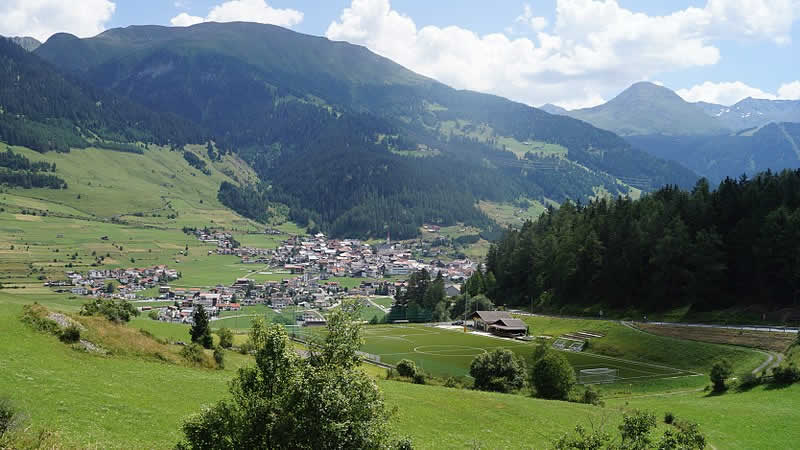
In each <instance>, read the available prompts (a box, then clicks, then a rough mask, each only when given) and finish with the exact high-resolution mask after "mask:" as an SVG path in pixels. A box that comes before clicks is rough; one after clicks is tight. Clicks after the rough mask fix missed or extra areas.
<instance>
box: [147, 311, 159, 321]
mask: <svg viewBox="0 0 800 450" xmlns="http://www.w3.org/2000/svg"><path fill="white" fill-rule="evenodd" d="M147 317H149V318H151V319H153V320H158V311H156V310H155V309H154V310H152V311H150V312H149V313H147Z"/></svg>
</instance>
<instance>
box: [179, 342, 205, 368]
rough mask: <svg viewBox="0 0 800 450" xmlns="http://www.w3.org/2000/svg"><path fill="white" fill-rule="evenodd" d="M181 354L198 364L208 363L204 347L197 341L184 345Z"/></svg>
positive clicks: (187, 359)
mask: <svg viewBox="0 0 800 450" xmlns="http://www.w3.org/2000/svg"><path fill="white" fill-rule="evenodd" d="M181 356H183V358H184V359H186V361H188V362H190V363H192V364H195V365H198V366H202V365H205V364H206V353H205V351H203V347H201V346H200V345H198V344H195V343H191V344H189V345H186V346H184V347H183V348H182V349H181Z"/></svg>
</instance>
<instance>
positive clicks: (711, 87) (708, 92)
mask: <svg viewBox="0 0 800 450" xmlns="http://www.w3.org/2000/svg"><path fill="white" fill-rule="evenodd" d="M675 92H676V93H677V94H678V95H680V96H681V97H683V99H684V100H686V101H687V102H701V101H702V102H708V103H717V104H720V105H726V106H730V105H733V104H734V103H736V102H738V101H740V100H742V99H745V98H747V97H753V98H765V99H768V100H775V99H776V98H777V96H776V95H774V94H770V93H768V92H764V91H762V90H761V89H758V88H754V87H752V86H748V85H747V84H745V83H742V82H741V81H732V82H722V83H713V82H711V81H706V82H705V83H703V84H698V85H695V86H692V87H691V88H689V89H678V90H677V91H675Z"/></svg>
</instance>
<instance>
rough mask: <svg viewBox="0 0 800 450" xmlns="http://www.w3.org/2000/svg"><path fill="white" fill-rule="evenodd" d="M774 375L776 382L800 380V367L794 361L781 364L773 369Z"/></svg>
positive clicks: (789, 382) (784, 382) (787, 382)
mask: <svg viewBox="0 0 800 450" xmlns="http://www.w3.org/2000/svg"><path fill="white" fill-rule="evenodd" d="M772 377H773V379H774V380H775V382H776V383H780V384H791V383H794V382H797V381H800V369H798V368H797V366H796V365H795V364H794V363H789V364H781V365H780V366H778V367H775V368H773V369H772Z"/></svg>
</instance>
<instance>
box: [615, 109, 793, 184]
mask: <svg viewBox="0 0 800 450" xmlns="http://www.w3.org/2000/svg"><path fill="white" fill-rule="evenodd" d="M627 139H628V140H629V141H630V142H631V143H632V144H633V145H635V146H637V147H639V148H644V149H647V151H649V152H651V153H652V154H653V155H654V156H657V157H659V158H664V159H669V160H674V161H677V162H679V163H681V164H683V165H684V166H686V167H688V168H690V169H692V170H693V171H695V172H696V173H698V174H700V175H702V176H704V177H707V178H709V179H711V180H712V181H714V182H718V181H721V180H723V179H724V178H725V177H729V176H730V177H738V176H739V175H742V174H746V175H748V176H753V175H755V174H757V173H759V172H762V171H766V170H772V171H775V172H777V171H780V170H782V169H797V168H800V124H798V123H787V122H783V123H777V124H776V123H770V124H767V125H765V126H763V127H760V128H758V129H750V130H746V131H744V132H740V133H737V134H734V135H721V136H663V135H651V136H629V137H628V138H627Z"/></svg>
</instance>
